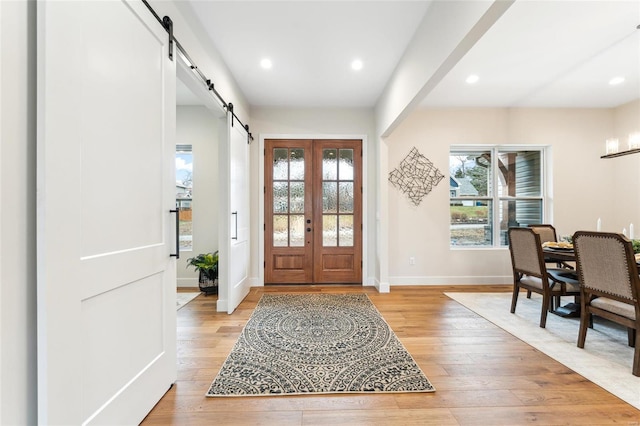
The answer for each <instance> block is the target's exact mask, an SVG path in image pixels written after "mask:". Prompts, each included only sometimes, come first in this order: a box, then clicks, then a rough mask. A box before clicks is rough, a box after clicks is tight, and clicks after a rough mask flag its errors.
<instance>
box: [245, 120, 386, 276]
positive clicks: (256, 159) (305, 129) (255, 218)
mask: <svg viewBox="0 0 640 426" xmlns="http://www.w3.org/2000/svg"><path fill="white" fill-rule="evenodd" d="M251 131H252V133H253V135H254V137H255V141H254V142H253V143H252V144H251V153H250V155H251V160H250V161H251V165H252V166H251V187H252V188H262V186H263V185H262V183H261V182H263V181H264V177H263V176H261V175H260V172H259V167H258V165H260V164H263V161H264V155H263V151H262V150H261V149H260V146H259V143H258V141H259V140H260V136H264V135H268V136H269V137H273V136H277V135H281V136H282V135H287V137H292V138H298V139H305V138H309V137H316V136H319V135H323V136H325V137H331V135H335V136H336V137H342V136H344V135H364V136H366V139H367V140H366V143H367V146H366V147H364V148H365V150H364V151H365V158H364V160H365V161H366V164H365V165H364V167H365V169H366V170H363V175H364V177H366V178H367V180H366V181H365V182H364V191H365V193H366V197H367V206H366V208H367V211H366V218H367V223H366V224H365V228H366V232H367V237H366V238H367V245H368V252H367V254H368V258H367V259H365V262H364V263H365V265H366V268H367V270H365V271H363V283H365V284H370V285H372V284H374V277H375V273H376V269H375V268H376V261H375V252H376V249H375V246H376V237H375V227H376V224H375V203H376V199H377V195H376V184H375V176H376V148H375V123H374V119H373V109H368V108H344V109H338V108H335V109H325V108H311V109H299V108H254V109H252V111H251ZM260 170H262V169H260ZM261 193H262V191H257V192H254V193H252V194H251V212H252V213H251V223H252V226H251V259H252V262H251V272H250V273H251V277H252V281H253V282H254V284H255V283H259V279H258V277H259V276H260V273H261V269H262V264H260V263H259V262H260V260H259V259H260V258H261V257H262V254H263V250H264V248H263V247H261V246H260V245H259V243H258V241H259V238H260V234H259V233H260V232H263V223H264V218H263V217H260V214H259V211H260V200H261V199H262V198H261V197H260V195H261Z"/></svg>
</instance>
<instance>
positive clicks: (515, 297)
mask: <svg viewBox="0 0 640 426" xmlns="http://www.w3.org/2000/svg"><path fill="white" fill-rule="evenodd" d="M529 291H530V290H529ZM519 293H520V287H518V286H517V285H516V284H514V285H513V295H512V296H511V313H512V314H513V313H515V312H516V303H518V294H519Z"/></svg>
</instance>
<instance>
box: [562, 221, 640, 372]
mask: <svg viewBox="0 0 640 426" xmlns="http://www.w3.org/2000/svg"><path fill="white" fill-rule="evenodd" d="M573 244H574V247H575V250H576V259H577V267H578V277H579V278H580V283H581V285H580V292H581V297H580V299H581V308H582V310H581V312H580V332H579V333H578V347H579V348H584V344H585V340H586V337H587V329H588V328H589V326H590V325H591V324H593V323H592V318H593V315H596V316H599V317H602V318H606V319H608V320H610V321H614V322H616V323H618V324H621V325H623V326H626V327H627V330H628V343H629V346H635V350H634V355H633V367H632V372H633V375H634V376H640V345H637V344H636V342H637V341H638V336H639V333H640V301H639V300H638V296H639V294H640V277H639V276H638V266H637V265H636V261H635V258H634V254H633V245H632V243H631V241H630V240H629V239H627V237H625V236H624V235H621V234H616V233H610V232H587V231H578V232H576V233H575V234H574V236H573Z"/></svg>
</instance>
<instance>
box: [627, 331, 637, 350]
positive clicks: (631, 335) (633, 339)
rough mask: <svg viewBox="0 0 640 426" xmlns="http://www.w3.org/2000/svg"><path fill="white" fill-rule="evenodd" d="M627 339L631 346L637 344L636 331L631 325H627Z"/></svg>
mask: <svg viewBox="0 0 640 426" xmlns="http://www.w3.org/2000/svg"><path fill="white" fill-rule="evenodd" d="M627 340H628V341H629V346H631V347H632V348H634V347H635V346H636V331H635V330H634V329H633V328H631V327H627Z"/></svg>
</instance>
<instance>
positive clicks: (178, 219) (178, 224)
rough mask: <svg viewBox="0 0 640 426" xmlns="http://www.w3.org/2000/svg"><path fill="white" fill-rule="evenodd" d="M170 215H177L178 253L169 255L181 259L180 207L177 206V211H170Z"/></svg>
mask: <svg viewBox="0 0 640 426" xmlns="http://www.w3.org/2000/svg"><path fill="white" fill-rule="evenodd" d="M169 213H175V214H176V252H175V253H171V254H169V256H170V257H175V258H176V259H180V207H178V205H177V204H176V208H175V210H169Z"/></svg>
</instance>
